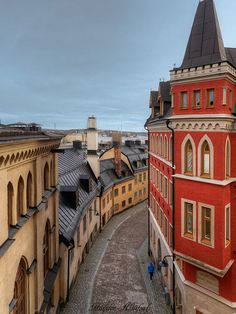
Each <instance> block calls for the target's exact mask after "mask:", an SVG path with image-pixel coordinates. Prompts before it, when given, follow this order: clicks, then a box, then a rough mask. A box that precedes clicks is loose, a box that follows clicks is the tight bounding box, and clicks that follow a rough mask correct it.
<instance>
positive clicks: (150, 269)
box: [147, 262, 155, 280]
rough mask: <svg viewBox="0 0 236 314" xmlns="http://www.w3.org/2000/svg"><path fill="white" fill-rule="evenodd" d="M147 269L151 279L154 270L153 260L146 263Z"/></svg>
mask: <svg viewBox="0 0 236 314" xmlns="http://www.w3.org/2000/svg"><path fill="white" fill-rule="evenodd" d="M147 271H148V273H149V276H150V280H152V277H153V274H154V271H155V268H154V265H153V262H150V263H149V264H148V267H147Z"/></svg>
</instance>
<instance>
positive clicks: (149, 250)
mask: <svg viewBox="0 0 236 314" xmlns="http://www.w3.org/2000/svg"><path fill="white" fill-rule="evenodd" d="M144 128H145V130H146V131H148V255H149V256H150V255H151V249H150V212H149V208H150V158H149V156H150V155H149V149H150V145H149V137H150V135H149V130H148V128H147V127H146V126H145V127H144Z"/></svg>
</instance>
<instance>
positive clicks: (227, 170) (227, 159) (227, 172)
mask: <svg viewBox="0 0 236 314" xmlns="http://www.w3.org/2000/svg"><path fill="white" fill-rule="evenodd" d="M225 175H226V177H227V178H228V177H230V142H229V140H228V139H227V141H226V149H225Z"/></svg>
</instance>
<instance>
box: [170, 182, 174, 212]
mask: <svg viewBox="0 0 236 314" xmlns="http://www.w3.org/2000/svg"><path fill="white" fill-rule="evenodd" d="M169 203H170V206H172V205H173V183H171V182H170V196H169Z"/></svg>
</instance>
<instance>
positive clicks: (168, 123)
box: [166, 120, 175, 314]
mask: <svg viewBox="0 0 236 314" xmlns="http://www.w3.org/2000/svg"><path fill="white" fill-rule="evenodd" d="M166 126H167V128H168V129H169V130H171V133H172V182H173V183H172V223H173V232H172V245H173V278H172V280H173V314H175V264H174V263H175V253H174V252H175V177H174V174H175V151H174V135H175V134H174V129H173V128H171V127H170V120H167V121H166Z"/></svg>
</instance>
